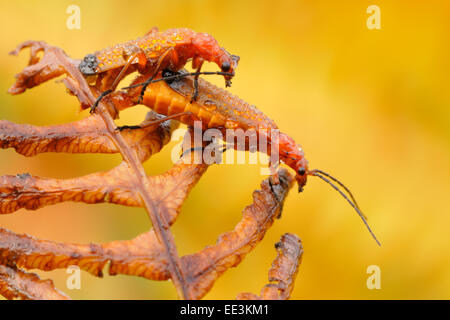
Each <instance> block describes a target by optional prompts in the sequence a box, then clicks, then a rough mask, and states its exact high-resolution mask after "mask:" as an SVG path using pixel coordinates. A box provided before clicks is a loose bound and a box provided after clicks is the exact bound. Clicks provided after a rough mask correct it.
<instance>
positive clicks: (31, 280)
mask: <svg viewBox="0 0 450 320" xmlns="http://www.w3.org/2000/svg"><path fill="white" fill-rule="evenodd" d="M0 294H1V295H2V296H4V297H5V298H6V299H10V300H12V299H22V300H70V298H69V297H68V296H66V295H65V294H64V293H62V292H61V291H59V290H58V289H56V288H55V287H54V285H53V281H51V280H41V279H40V278H39V276H38V275H37V274H35V273H28V272H25V271H23V270H20V269H18V268H16V267H11V266H4V265H0Z"/></svg>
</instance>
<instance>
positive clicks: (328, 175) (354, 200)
mask: <svg viewBox="0 0 450 320" xmlns="http://www.w3.org/2000/svg"><path fill="white" fill-rule="evenodd" d="M313 172H318V173H320V174H321V175H323V176H326V177H328V178H330V179H331V180H333V181H335V182H336V183H337V184H339V185H340V186H341V187H342V188H344V190H345V191H347V193H348V194H349V195H350V198H351V199H352V201H353V203H354V204H355V206H356V207H357V208H358V210H359V211H360V212H361V214H362V215H363V216H364V218H365V219H366V220H368V218H367V216H366V215H365V214H364V213H363V212H362V210H361V208H360V207H359V205H358V203H357V202H356V199H355V197H354V196H353V194H352V192H351V191H350V189H349V188H347V187H346V186H345V185H344V184H343V183H342V182H340V181H339V180H338V179H336V178H335V177H333V176H332V175H330V174H329V173H326V172H324V171H322V170H319V169H314V170H313Z"/></svg>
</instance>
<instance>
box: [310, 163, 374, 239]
mask: <svg viewBox="0 0 450 320" xmlns="http://www.w3.org/2000/svg"><path fill="white" fill-rule="evenodd" d="M311 173H312V175H314V176H316V177H319V178H320V179H322V180H323V181H325V182H326V183H328V184H329V185H330V186H332V187H333V189H335V190H336V191H337V192H339V193H340V194H341V196H343V197H344V199H345V200H347V201H348V203H350V205H351V206H352V207H353V209H355V211H356V213H358V215H359V216H360V218H361V219H362V221H363V222H364V224H365V225H366V227H367V229H368V230H369V232H370V234H371V235H372V237H373V238H374V239H375V241H376V242H377V244H378V245H379V246H381V243H380V242H379V241H378V239H377V237H376V236H375V234H374V233H373V231H372V229H371V228H370V226H369V224H368V223H367V221H366V219H365V217H364V215H363V214H362V212H361V210H359V208H358V206H357V205H356V204H354V203H353V202H352V201H351V200H350V199H349V198H348V197H347V196H346V195H345V193H343V192H342V191H341V190H340V189H339V188H338V187H337V186H336V185H335V184H333V183H332V182H331V181H330V180H328V179H327V178H325V177H324V176H322V175H320V174H319V173H321V171H320V170H312V171H311ZM327 177H329V178H330V179H332V180H333V181H336V182H338V180H337V179H335V178H333V177H331V176H330V175H328V174H327ZM338 183H339V185H342V186H343V184H342V183H340V182H338ZM344 188H345V189H346V190H348V189H347V188H346V187H344ZM349 193H350V192H349ZM350 194H351V193H350ZM352 198H353V197H352Z"/></svg>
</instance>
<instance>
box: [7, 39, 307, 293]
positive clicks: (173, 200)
mask: <svg viewBox="0 0 450 320" xmlns="http://www.w3.org/2000/svg"><path fill="white" fill-rule="evenodd" d="M24 48H29V49H30V61H29V65H28V66H27V67H26V68H25V69H24V70H23V71H22V72H20V73H19V74H18V75H17V79H16V83H15V84H14V85H13V86H12V87H11V88H10V89H9V92H10V93H11V94H19V93H22V92H24V91H25V90H27V89H30V88H32V87H35V86H38V85H40V84H42V83H44V82H46V81H48V80H51V79H54V78H57V77H60V76H64V78H63V80H62V82H63V83H64V85H65V86H66V87H67V89H68V92H70V93H71V94H73V95H75V96H76V97H77V98H78V100H79V101H80V103H81V106H82V108H88V107H90V106H92V105H93V104H94V103H95V101H96V98H95V97H97V96H99V94H100V93H101V91H102V89H101V88H100V87H97V85H89V84H88V83H87V82H86V78H85V77H84V76H83V74H82V73H81V72H80V70H79V68H78V66H79V64H80V61H79V60H73V59H71V58H69V57H68V56H67V55H66V54H65V53H64V52H63V51H62V50H61V49H59V48H57V47H53V46H50V45H48V44H46V43H44V42H36V41H28V42H25V43H23V44H21V45H20V46H19V47H18V48H17V49H16V50H15V51H13V52H12V53H13V54H18V53H19V51H21V50H22V49H24ZM38 53H43V55H42V57H38ZM161 83H164V82H161ZM204 83H205V81H202V82H200V83H199V85H200V88H199V89H200V90H199V94H200V95H199V97H200V98H201V92H202V88H201V86H202V85H204ZM152 85H153V84H152ZM152 85H150V86H149V89H151V87H152ZM155 85H156V84H155ZM167 88H169V89H170V87H167ZM135 91H136V90H135ZM133 92H134V91H133ZM136 92H137V93H136V94H137V96H139V93H140V90H137V91H136ZM115 94H116V95H115V96H114V95H111V96H106V97H105V98H104V99H102V100H101V101H100V103H99V104H98V106H97V109H96V110H95V112H94V113H93V114H91V115H90V116H88V117H86V118H84V119H82V120H80V121H76V122H72V123H67V124H63V125H55V126H43V127H38V126H33V125H23V124H15V123H12V122H9V121H5V120H2V121H0V147H1V148H14V149H15V150H16V152H17V153H19V154H20V155H23V156H27V157H31V156H35V155H37V154H39V153H43V152H65V153H120V154H121V156H122V158H123V161H122V163H120V164H119V165H118V166H117V167H115V168H113V169H111V170H109V171H105V172H97V173H93V174H89V175H86V176H82V177H78V178H73V179H62V180H61V179H52V178H43V177H37V176H34V175H32V174H30V173H21V174H17V175H16V176H10V175H5V176H1V177H0V214H11V213H14V212H16V211H17V210H19V209H21V208H24V209H27V210H37V209H39V208H42V207H44V206H48V205H51V204H55V203H60V202H64V201H77V202H84V203H86V204H94V203H100V202H109V203H112V204H117V205H123V206H134V207H143V208H144V209H145V210H146V211H147V213H148V215H149V217H150V220H151V222H152V225H153V228H152V229H151V230H149V231H148V232H145V233H143V234H141V235H138V236H137V237H136V238H134V239H131V240H127V241H113V242H108V243H90V244H77V243H58V242H55V241H51V240H43V239H38V238H35V237H33V236H30V235H21V234H16V233H14V232H13V231H10V230H6V229H4V228H0V294H2V295H3V296H4V297H6V298H7V299H69V297H68V296H67V295H66V294H65V293H62V292H61V291H59V290H58V289H57V288H55V286H54V285H53V282H52V281H51V280H41V279H40V278H39V277H38V276H37V275H36V274H34V273H30V272H28V271H26V270H29V269H39V270H43V271H50V270H54V269H58V268H67V267H69V266H71V265H76V266H78V267H79V268H80V269H82V270H84V271H86V272H88V273H90V274H92V275H94V276H97V277H102V276H103V272H104V268H105V265H106V264H107V263H108V264H109V269H108V271H107V272H108V273H109V274H110V275H116V274H126V275H132V276H139V277H144V278H147V279H149V280H159V281H165V280H171V281H172V282H173V284H174V286H175V288H176V290H177V294H178V297H179V298H180V299H200V298H202V297H203V296H204V295H205V294H206V293H207V292H208V291H209V290H210V289H211V288H212V286H213V285H214V282H215V281H216V279H217V278H218V277H220V276H221V275H222V274H223V273H224V272H225V271H226V270H227V269H228V268H230V267H236V266H237V265H238V264H239V263H240V262H241V261H242V259H243V258H244V257H245V256H246V255H247V253H249V252H250V251H251V250H252V249H253V248H254V247H255V246H256V245H257V244H258V243H259V242H260V241H261V240H262V238H263V237H264V235H265V233H266V231H267V230H268V229H269V228H270V227H271V226H272V224H273V222H274V220H275V219H276V218H278V217H279V216H280V215H281V210H282V204H283V202H284V199H285V197H286V196H287V194H288V191H289V190H290V188H291V187H292V186H293V185H294V182H295V178H294V177H293V176H292V175H291V174H290V173H288V172H287V170H285V169H279V170H278V177H279V183H276V184H275V183H272V182H271V180H270V178H269V179H266V180H264V181H262V183H261V187H260V189H259V190H256V191H254V192H253V203H252V204H250V205H249V206H247V207H246V208H245V209H244V210H243V216H242V220H241V221H240V222H239V223H238V224H237V225H236V227H235V229H234V230H233V231H230V232H227V233H225V234H222V235H219V237H218V240H217V242H216V243H215V244H214V245H211V246H208V247H206V248H204V249H203V250H201V251H200V252H197V253H193V254H191V255H186V256H183V257H179V255H178V253H177V249H176V246H175V242H174V237H173V234H172V233H171V231H170V226H171V225H172V224H173V223H174V222H175V220H176V219H177V217H178V215H179V214H180V208H181V206H182V204H183V202H184V200H185V199H186V197H187V196H188V194H189V192H190V190H191V189H192V188H193V187H194V186H195V184H196V183H197V182H198V181H199V179H200V178H201V177H202V176H203V174H204V173H205V172H206V170H207V169H208V166H209V165H207V164H205V163H200V164H198V163H197V164H194V163H193V162H192V161H190V159H191V158H192V157H195V156H196V153H199V152H200V153H201V150H198V149H195V148H192V147H191V146H192V143H193V142H192V141H191V139H188V138H185V140H184V142H183V147H184V150H192V152H189V153H184V154H183V156H182V157H181V158H180V160H179V161H178V162H177V163H175V164H174V165H173V167H172V168H171V169H170V170H168V171H167V172H165V173H163V174H161V175H157V176H147V175H146V173H145V171H144V169H143V166H142V163H143V162H145V161H147V160H148V159H149V158H150V157H151V156H152V155H153V154H155V153H157V152H159V151H160V150H161V149H162V148H163V147H164V146H165V145H166V144H167V143H168V142H169V141H170V137H171V133H172V132H173V131H174V130H175V129H176V128H177V127H178V125H179V122H178V121H177V120H167V121H159V122H158V120H161V117H162V116H161V115H159V114H156V113H154V112H153V111H151V112H149V113H148V115H147V117H146V119H143V124H150V125H142V126H141V127H139V128H133V129H124V130H121V131H120V130H116V126H115V124H114V121H113V119H114V118H116V117H117V116H118V114H119V112H120V110H121V109H120V108H117V106H116V105H115V104H114V97H115V98H117V97H119V96H120V98H121V99H122V100H127V99H128V100H129V101H136V100H137V99H135V98H136V97H131V96H130V94H128V93H127V92H122V91H120V92H119V91H118V92H115ZM135 104H137V103H135ZM130 106H131V105H130ZM191 130H192V129H191ZM188 136H189V137H190V136H192V135H186V137H188ZM205 146H206V144H205ZM275 248H276V251H277V257H276V258H275V260H274V261H273V263H272V267H271V269H270V270H269V284H267V285H265V286H264V287H263V289H262V291H261V293H260V295H256V294H253V293H241V294H238V295H237V298H238V299H288V298H289V295H290V293H291V291H292V288H293V285H294V281H295V277H296V274H297V272H298V268H299V264H300V261H301V257H302V252H303V250H302V245H301V242H300V239H299V238H298V237H297V236H295V235H293V234H289V233H286V234H284V235H283V236H281V239H280V241H279V242H278V243H277V244H276V245H275Z"/></svg>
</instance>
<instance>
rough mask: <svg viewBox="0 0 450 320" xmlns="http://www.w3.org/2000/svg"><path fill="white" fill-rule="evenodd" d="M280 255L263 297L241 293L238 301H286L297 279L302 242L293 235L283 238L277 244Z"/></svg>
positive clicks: (270, 272) (285, 235)
mask: <svg viewBox="0 0 450 320" xmlns="http://www.w3.org/2000/svg"><path fill="white" fill-rule="evenodd" d="M275 248H276V249H277V252H278V255H277V258H276V259H275V260H274V261H273V263H272V268H270V270H269V282H270V283H269V284H267V285H265V286H264V288H262V290H261V296H257V295H255V294H253V293H240V294H239V295H238V296H237V298H236V299H238V300H261V299H263V300H286V299H289V297H290V295H291V292H292V290H293V288H294V281H295V277H296V276H297V273H298V269H299V267H300V263H301V259H302V255H303V246H302V242H301V240H300V239H299V238H298V237H297V236H296V235H295V234H291V233H286V234H284V235H283V236H282V237H281V240H280V242H277V243H276V244H275Z"/></svg>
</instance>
